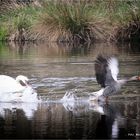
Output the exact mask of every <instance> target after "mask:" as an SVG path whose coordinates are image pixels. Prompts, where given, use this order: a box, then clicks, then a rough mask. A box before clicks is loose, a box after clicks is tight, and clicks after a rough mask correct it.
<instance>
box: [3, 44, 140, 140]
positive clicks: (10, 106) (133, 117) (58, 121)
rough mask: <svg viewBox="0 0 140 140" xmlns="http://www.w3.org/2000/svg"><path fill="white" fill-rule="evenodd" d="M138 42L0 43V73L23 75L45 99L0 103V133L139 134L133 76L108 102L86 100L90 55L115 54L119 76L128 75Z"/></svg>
mask: <svg viewBox="0 0 140 140" xmlns="http://www.w3.org/2000/svg"><path fill="white" fill-rule="evenodd" d="M139 48H140V47H139V46H138V45H137V44H136V46H135V47H134V46H132V45H130V44H127V45H126V44H119V45H114V44H107V43H101V44H93V45H69V44H60V45H57V44H41V43H40V44H31V43H30V44H25V45H18V44H12V43H11V44H9V45H6V44H5V45H4V44H0V74H6V75H9V76H12V77H16V76H17V75H20V74H22V75H26V76H28V77H29V79H30V80H31V81H30V82H31V84H32V86H33V88H34V89H35V90H36V92H37V93H38V96H41V97H42V99H43V101H45V102H44V103H38V104H37V103H0V138H67V139H68V138H71V139H72V138H79V139H80V138H84V139H86V138H135V137H136V138H139V137H138V136H139V135H140V125H139V121H140V117H139V116H140V110H139V108H140V100H139V93H140V86H139V84H140V83H139V82H131V83H129V84H128V85H126V86H124V87H123V89H122V90H121V92H120V93H119V94H118V95H117V96H114V97H112V98H111V100H110V102H109V104H98V103H95V102H88V97H89V94H90V93H92V92H94V91H97V90H99V89H100V87H99V85H98V84H97V82H96V79H95V75H94V61H95V58H96V56H97V55H98V54H99V53H104V54H107V55H115V56H117V58H118V59H119V62H120V66H119V67H120V75H119V78H120V77H122V78H123V77H129V76H133V75H139V74H140V66H139V63H140V50H139ZM64 95H67V96H64ZM67 97H70V98H67ZM60 99H63V100H60ZM69 99H71V100H69ZM75 99H76V100H75ZM77 99H78V100H77ZM136 135H137V136H136Z"/></svg>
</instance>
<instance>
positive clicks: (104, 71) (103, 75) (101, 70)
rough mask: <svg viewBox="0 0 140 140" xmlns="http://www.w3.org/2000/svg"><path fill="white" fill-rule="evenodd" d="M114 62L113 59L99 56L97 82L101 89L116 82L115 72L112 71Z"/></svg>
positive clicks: (96, 71)
mask: <svg viewBox="0 0 140 140" xmlns="http://www.w3.org/2000/svg"><path fill="white" fill-rule="evenodd" d="M112 60H113V59H112V58H110V57H103V56H102V55H99V56H98V57H97V59H96V61H95V75H96V80H97V82H98V84H100V85H101V87H106V86H109V85H111V84H113V83H114V82H115V80H114V77H113V75H114V73H113V72H114V71H113V70H111V65H112V62H113V61H114V60H113V61H112ZM115 60H116V59H115ZM113 63H114V62H113ZM113 66H114V65H113ZM115 66H116V64H115ZM116 67H117V66H116ZM116 67H115V68H116Z"/></svg>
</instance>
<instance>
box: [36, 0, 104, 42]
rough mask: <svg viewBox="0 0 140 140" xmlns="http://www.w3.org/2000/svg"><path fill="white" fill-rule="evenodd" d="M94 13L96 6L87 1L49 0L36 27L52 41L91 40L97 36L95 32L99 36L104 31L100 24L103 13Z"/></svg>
mask: <svg viewBox="0 0 140 140" xmlns="http://www.w3.org/2000/svg"><path fill="white" fill-rule="evenodd" d="M93 13H94V7H93V6H92V5H89V4H88V2H87V1H83V0H80V1H78V2H77V3H75V2H73V3H70V2H69V1H65V2H59V1H56V2H55V3H54V1H47V2H45V4H44V13H43V14H42V16H41V18H40V19H39V22H38V26H37V27H36V28H37V29H39V32H40V33H41V34H44V36H45V37H46V36H47V38H48V40H52V41H56V40H57V41H58V40H59V41H61V40H65V41H72V40H74V41H80V42H81V41H84V42H85V41H91V40H93V39H94V38H95V36H94V35H95V34H96V36H97V37H96V38H98V37H99V36H98V35H99V34H101V33H102V28H100V26H99V25H100V24H101V18H100V17H101V15H98V17H97V16H96V15H93ZM97 19H98V20H97ZM97 24H98V26H97ZM93 26H94V28H93Z"/></svg>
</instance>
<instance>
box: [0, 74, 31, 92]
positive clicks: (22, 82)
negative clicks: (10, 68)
mask: <svg viewBox="0 0 140 140" xmlns="http://www.w3.org/2000/svg"><path fill="white" fill-rule="evenodd" d="M28 82H29V79H28V78H27V77H26V76H23V75H19V76H17V77H16V79H14V78H12V77H10V76H7V75H0V93H17V92H19V93H21V92H23V91H24V90H25V89H26V88H27V87H28V86H29V83H28Z"/></svg>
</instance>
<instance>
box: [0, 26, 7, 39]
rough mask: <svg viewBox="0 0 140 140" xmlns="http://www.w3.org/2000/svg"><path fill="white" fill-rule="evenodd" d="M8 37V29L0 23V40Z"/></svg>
mask: <svg viewBox="0 0 140 140" xmlns="http://www.w3.org/2000/svg"><path fill="white" fill-rule="evenodd" d="M7 38H8V29H7V27H5V26H3V25H0V40H1V41H4V40H7Z"/></svg>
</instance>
